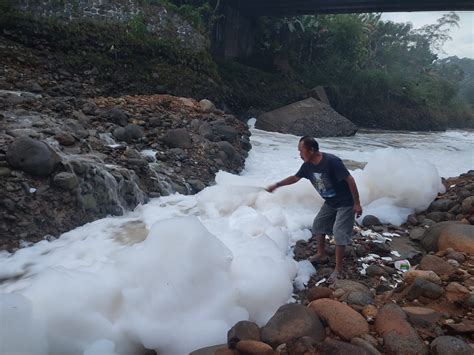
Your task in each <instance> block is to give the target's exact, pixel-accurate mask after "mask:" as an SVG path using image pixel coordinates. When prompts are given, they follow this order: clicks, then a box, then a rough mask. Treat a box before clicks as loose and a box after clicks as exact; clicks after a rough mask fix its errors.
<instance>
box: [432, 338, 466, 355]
mask: <svg viewBox="0 0 474 355" xmlns="http://www.w3.org/2000/svg"><path fill="white" fill-rule="evenodd" d="M430 349H431V353H432V354H433V355H445V354H452V355H468V354H472V353H473V352H474V351H473V349H472V348H471V347H470V346H469V345H468V344H467V343H466V342H464V341H462V340H461V339H458V338H455V337H452V336H440V337H437V338H436V339H435V340H433V341H432V342H431V344H430Z"/></svg>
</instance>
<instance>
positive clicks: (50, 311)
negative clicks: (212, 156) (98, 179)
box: [0, 129, 474, 355]
mask: <svg viewBox="0 0 474 355" xmlns="http://www.w3.org/2000/svg"><path fill="white" fill-rule="evenodd" d="M318 141H319V143H320V148H321V150H322V151H323V152H324V151H326V152H330V153H334V154H336V155H338V156H340V157H341V158H342V159H347V160H352V161H355V162H360V163H367V165H366V166H365V168H364V169H363V170H362V169H354V170H352V172H351V173H352V175H353V176H354V177H355V179H356V181H357V184H358V187H359V191H360V195H361V202H362V205H363V208H364V213H365V214H367V213H371V214H376V215H377V216H378V217H379V218H381V219H382V220H383V221H385V222H390V223H394V224H400V223H402V222H403V221H404V220H405V218H406V216H407V215H408V214H409V213H412V212H414V211H417V210H423V209H425V208H426V207H427V206H428V205H429V203H430V202H431V201H432V199H433V198H434V197H435V196H436V194H437V193H438V192H441V191H442V189H443V187H442V185H441V183H440V176H443V177H449V176H456V175H459V174H461V173H463V172H466V171H467V170H469V169H473V168H474V143H473V142H474V133H473V132H466V131H448V132H444V133H418V132H407V133H396V132H362V133H359V134H357V135H356V136H355V137H350V138H324V139H319V140H318ZM251 142H252V145H253V148H252V150H251V152H250V155H249V157H248V159H247V161H246V166H245V170H244V171H243V173H242V174H241V175H239V176H236V175H232V174H228V173H225V172H220V173H218V175H217V177H216V185H214V186H211V187H208V188H206V189H205V190H203V191H201V192H200V193H199V194H197V195H195V196H183V195H179V194H176V195H172V196H167V197H163V198H158V199H154V200H152V201H151V202H150V203H148V204H146V205H143V206H138V207H137V208H136V209H135V211H133V212H129V213H127V214H126V215H124V216H121V217H110V218H104V219H101V220H98V221H96V222H93V223H89V224H87V225H84V226H82V227H79V228H76V229H74V230H72V231H70V232H68V233H65V234H63V235H62V236H61V237H60V238H58V239H56V240H53V241H43V242H40V243H38V244H36V245H34V246H30V247H27V248H23V249H20V250H18V251H17V252H16V253H15V254H13V255H12V254H8V253H6V252H3V253H0V280H3V281H2V282H1V283H0V353H1V354H3V353H5V354H15V355H17V354H32V353H34V354H86V355H92V354H101V355H108V354H127V355H128V354H134V353H140V352H141V351H142V350H143V348H144V347H145V348H149V349H158V350H159V351H160V354H178V355H179V354H186V353H188V352H189V351H191V350H194V349H197V348H199V347H203V346H208V345H212V344H219V343H225V341H226V334H227V330H228V329H229V328H230V327H231V326H232V325H234V324H235V323H236V322H237V321H239V320H244V319H250V320H252V321H255V322H257V323H258V324H259V325H264V324H265V322H266V321H267V320H268V319H269V318H270V317H271V316H272V315H273V313H274V312H275V310H276V309H277V308H278V307H279V306H280V305H282V304H284V303H286V302H288V301H289V300H291V298H292V292H293V282H294V281H295V278H296V280H297V282H298V283H301V282H304V280H305V276H307V275H305V274H306V273H307V269H305V267H304V263H299V264H298V263H296V262H295V261H294V260H293V258H292V254H291V246H292V245H293V244H294V243H295V242H296V241H297V240H299V239H308V238H309V237H310V236H311V232H310V230H309V226H310V225H311V222H312V219H313V218H314V215H315V214H316V212H317V211H318V209H319V207H320V206H321V204H322V200H321V199H320V198H319V197H318V196H317V194H316V192H315V191H314V189H313V188H312V186H311V185H310V184H309V183H308V182H307V181H300V182H299V183H297V184H295V185H292V186H287V187H283V188H280V189H278V190H277V191H276V192H274V193H273V194H270V193H267V192H265V191H264V188H263V187H265V186H267V185H269V184H270V183H273V182H275V181H278V180H281V179H282V178H284V177H286V176H288V175H292V174H294V173H295V172H296V171H297V169H298V168H299V166H300V165H301V163H302V162H301V160H300V158H299V154H298V150H297V143H298V137H295V136H292V135H284V134H277V133H269V132H263V131H259V130H256V129H252V137H251ZM348 165H349V164H348ZM356 165H357V164H352V163H351V166H356Z"/></svg>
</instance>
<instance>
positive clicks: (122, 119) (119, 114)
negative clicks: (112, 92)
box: [107, 106, 128, 126]
mask: <svg viewBox="0 0 474 355" xmlns="http://www.w3.org/2000/svg"><path fill="white" fill-rule="evenodd" d="M107 118H108V120H109V121H110V122H113V123H115V124H117V125H119V126H125V125H127V123H128V115H127V114H126V113H125V112H124V111H123V110H122V109H121V108H120V107H117V106H116V107H113V108H112V109H111V110H110V111H109V112H108V113H107Z"/></svg>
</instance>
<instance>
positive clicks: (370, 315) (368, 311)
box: [362, 304, 378, 320]
mask: <svg viewBox="0 0 474 355" xmlns="http://www.w3.org/2000/svg"><path fill="white" fill-rule="evenodd" d="M377 314H378V309H377V307H375V306H374V305H371V304H369V305H367V306H365V307H364V308H363V309H362V315H363V316H364V317H365V318H367V319H370V320H373V319H375V318H377Z"/></svg>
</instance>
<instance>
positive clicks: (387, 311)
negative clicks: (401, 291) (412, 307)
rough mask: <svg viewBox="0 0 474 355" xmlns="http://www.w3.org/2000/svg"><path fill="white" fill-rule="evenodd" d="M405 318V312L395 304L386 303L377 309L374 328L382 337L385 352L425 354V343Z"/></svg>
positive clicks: (406, 354) (408, 354) (405, 354)
mask: <svg viewBox="0 0 474 355" xmlns="http://www.w3.org/2000/svg"><path fill="white" fill-rule="evenodd" d="M406 318H407V316H406V314H405V312H403V310H402V309H401V308H400V307H399V306H398V305H396V304H387V305H385V306H383V307H382V308H381V309H380V310H379V314H378V315H377V319H376V321H375V329H376V331H377V333H379V334H380V335H381V336H382V337H383V340H384V350H385V352H386V353H387V354H404V355H425V354H427V353H428V349H427V347H426V345H425V344H424V343H423V341H422V340H421V339H420V337H419V336H418V334H417V332H416V331H415V329H413V327H412V326H411V325H410V323H408V322H407V320H406Z"/></svg>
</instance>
